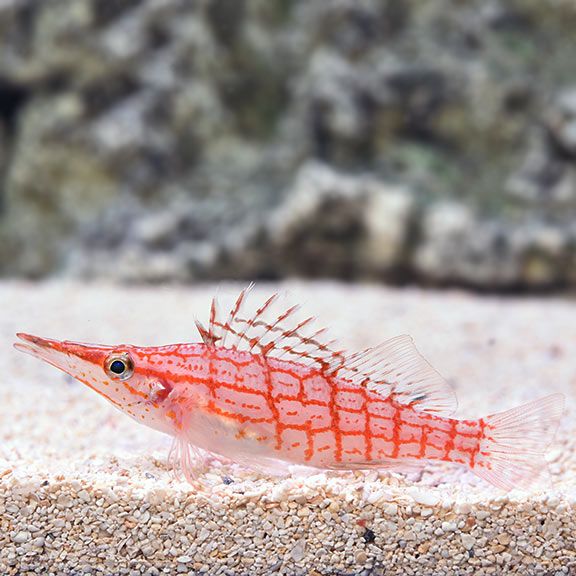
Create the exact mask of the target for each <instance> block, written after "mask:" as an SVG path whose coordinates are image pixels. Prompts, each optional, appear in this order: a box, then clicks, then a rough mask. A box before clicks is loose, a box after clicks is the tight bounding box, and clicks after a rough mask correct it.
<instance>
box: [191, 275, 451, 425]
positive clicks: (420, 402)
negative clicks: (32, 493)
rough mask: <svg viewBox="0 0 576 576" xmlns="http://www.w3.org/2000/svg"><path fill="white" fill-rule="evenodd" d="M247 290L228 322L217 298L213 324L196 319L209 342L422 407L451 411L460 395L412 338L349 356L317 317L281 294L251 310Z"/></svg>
mask: <svg viewBox="0 0 576 576" xmlns="http://www.w3.org/2000/svg"><path fill="white" fill-rule="evenodd" d="M252 287H253V285H250V286H249V287H248V288H246V289H244V290H242V292H241V293H240V295H239V296H238V298H237V299H236V301H235V302H234V304H233V305H232V306H231V307H230V312H229V313H228V316H227V318H226V319H225V320H223V319H221V318H220V314H219V311H218V303H217V301H216V299H214V300H213V301H212V306H211V308H210V320H209V324H208V328H204V326H202V324H200V323H199V322H196V325H197V327H198V331H199V332H200V336H201V337H202V340H203V341H204V343H205V344H206V345H207V346H224V347H227V348H233V349H237V350H248V351H251V352H254V353H258V354H262V355H264V356H269V357H274V358H285V359H287V360H295V361H297V362H300V363H302V364H305V365H307V366H315V367H318V368H320V369H322V370H323V371H324V372H325V373H326V374H330V375H332V376H337V377H339V378H343V379H346V380H348V381H350V382H352V383H354V384H356V385H358V386H365V387H368V388H369V389H371V390H373V391H374V392H376V393H378V394H380V395H382V396H383V397H389V396H392V395H393V396H394V399H395V401H396V402H398V403H401V404H407V405H410V406H413V407H414V408H415V409H417V410H422V411H426V412H432V413H435V414H441V415H444V416H448V415H451V414H452V413H453V412H454V411H455V410H456V406H457V403H456V396H455V395H454V392H453V390H452V388H451V387H450V386H449V385H448V383H447V382H446V381H445V380H444V379H443V378H442V377H441V376H440V374H438V372H436V370H434V368H432V366H430V364H428V362H427V361H426V360H425V359H424V358H423V357H422V356H421V355H420V353H419V352H418V350H417V349H416V347H415V346H414V342H413V341H412V338H411V337H410V336H398V337H396V338H392V339H391V340H388V341H387V342H384V343H383V344H380V345H379V346H376V347H374V348H368V349H367V350H363V351H361V352H357V353H355V354H351V355H348V356H346V355H345V354H344V352H343V351H342V350H339V349H337V348H335V347H334V340H327V339H326V334H325V333H326V330H325V329H324V328H321V329H317V328H315V327H314V318H313V317H306V316H304V317H303V316H302V315H301V314H299V307H298V306H290V305H286V304H284V305H283V304H282V299H281V298H280V295H279V294H273V295H272V296H270V297H269V298H268V299H267V300H266V301H265V302H264V303H263V304H262V305H261V306H260V307H259V308H254V307H252V308H251V309H249V308H248V305H247V302H248V300H249V299H248V298H247V296H248V293H249V291H250V290H251V289H252Z"/></svg>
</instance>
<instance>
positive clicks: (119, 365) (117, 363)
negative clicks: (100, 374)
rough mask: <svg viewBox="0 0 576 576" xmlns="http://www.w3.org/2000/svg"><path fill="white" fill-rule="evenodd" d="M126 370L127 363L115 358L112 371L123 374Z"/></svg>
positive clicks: (111, 366) (111, 365)
mask: <svg viewBox="0 0 576 576" xmlns="http://www.w3.org/2000/svg"><path fill="white" fill-rule="evenodd" d="M124 370H126V364H125V363H124V362H122V360H114V362H112V364H110V372H114V374H122V373H123V372H124Z"/></svg>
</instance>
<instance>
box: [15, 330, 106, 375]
mask: <svg viewBox="0 0 576 576" xmlns="http://www.w3.org/2000/svg"><path fill="white" fill-rule="evenodd" d="M16 336H17V337H18V338H19V339H20V340H21V342H16V343H15V344H14V348H16V350H19V351H20V352H25V353H26V354H30V355H31V356H34V357H35V358H39V359H40V360H44V361H45V362H48V363H49V364H52V365H53V366H56V368H60V370H64V371H65V372H68V373H69V374H71V375H72V376H74V377H77V374H76V373H75V372H76V370H74V369H73V367H74V365H75V364H77V362H81V363H84V362H87V363H89V364H91V365H99V366H101V365H102V364H103V362H104V359H105V357H106V355H107V354H108V353H109V351H110V347H108V346H95V345H90V344H81V343H79V342H69V341H66V340H64V341H61V340H52V339H50V338H42V337H41V336H34V335H33V334H26V333H24V332H19V333H18V334H16Z"/></svg>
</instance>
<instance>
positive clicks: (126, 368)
mask: <svg viewBox="0 0 576 576" xmlns="http://www.w3.org/2000/svg"><path fill="white" fill-rule="evenodd" d="M105 369H106V373H107V374H108V376H110V377H111V378H114V379H116V380H127V379H128V378H130V376H132V374H133V373H134V363H133V362H132V359H131V358H130V356H129V355H128V354H111V355H110V356H108V358H107V359H106V366H105Z"/></svg>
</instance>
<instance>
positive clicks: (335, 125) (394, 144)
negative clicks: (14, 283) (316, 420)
mask: <svg viewBox="0 0 576 576" xmlns="http://www.w3.org/2000/svg"><path fill="white" fill-rule="evenodd" d="M575 38H576V4H575V3H574V2H572V0H506V1H504V0H502V1H497V0H468V1H465V0H435V1H433V2H432V1H431V2H422V1H421V0H331V1H326V2H324V1H321V0H313V1H310V0H123V1H116V0H114V1H112V0H110V1H108V0H0V274H1V275H3V276H21V277H30V278H41V277H46V276H50V275H55V274H57V275H69V276H75V277H83V278H101V277H104V278H110V279H113V280H118V281H125V282H128V281H129V282H135V281H146V282H162V281H191V280H196V279H218V278H267V279H268V278H270V279H271V278H281V277H285V276H293V275H300V276H306V277H333V278H340V279H358V278H372V279H381V280H386V281H390V282H398V283H404V282H420V283H426V284H442V285H445V284H448V285H452V284H457V285H464V286H469V287H473V288H477V289H490V290H493V289H500V290H511V289H513V290H519V289H535V288H538V289H540V288H566V287H574V286H576V41H575Z"/></svg>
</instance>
